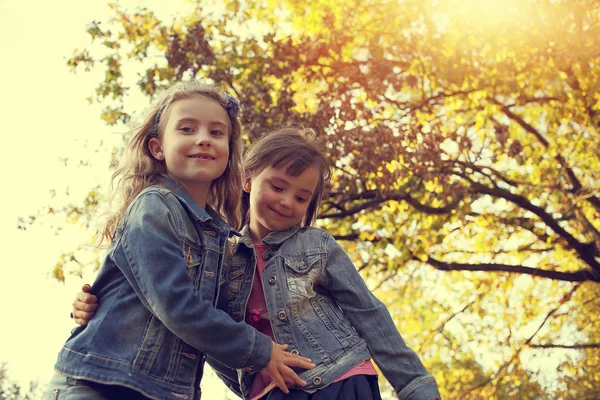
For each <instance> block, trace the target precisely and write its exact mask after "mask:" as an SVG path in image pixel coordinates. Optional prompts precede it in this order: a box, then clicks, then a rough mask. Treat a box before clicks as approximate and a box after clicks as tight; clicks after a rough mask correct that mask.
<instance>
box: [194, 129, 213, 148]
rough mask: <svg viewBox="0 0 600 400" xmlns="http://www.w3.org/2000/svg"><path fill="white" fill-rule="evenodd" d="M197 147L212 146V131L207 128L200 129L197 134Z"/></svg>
mask: <svg viewBox="0 0 600 400" xmlns="http://www.w3.org/2000/svg"><path fill="white" fill-rule="evenodd" d="M195 143H196V145H197V146H209V147H210V146H211V144H212V136H211V135H210V130H209V129H206V128H200V129H198V131H197V133H196V142H195Z"/></svg>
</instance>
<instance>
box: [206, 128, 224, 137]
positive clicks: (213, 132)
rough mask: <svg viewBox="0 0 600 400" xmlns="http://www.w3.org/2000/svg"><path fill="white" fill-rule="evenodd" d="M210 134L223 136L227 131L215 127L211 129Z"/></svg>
mask: <svg viewBox="0 0 600 400" xmlns="http://www.w3.org/2000/svg"><path fill="white" fill-rule="evenodd" d="M210 134H211V135H213V136H223V135H224V134H225V132H223V131H221V130H218V129H215V130H212V131H210Z"/></svg>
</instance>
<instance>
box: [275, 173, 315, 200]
mask: <svg viewBox="0 0 600 400" xmlns="http://www.w3.org/2000/svg"><path fill="white" fill-rule="evenodd" d="M271 180H273V181H278V182H281V183H283V184H286V185H288V186H289V185H290V183H289V182H288V181H286V180H285V179H283V178H277V177H273V178H271ZM299 191H300V192H306V193H308V194H309V195H311V196H312V194H313V193H312V192H311V191H310V190H308V189H300V190H299Z"/></svg>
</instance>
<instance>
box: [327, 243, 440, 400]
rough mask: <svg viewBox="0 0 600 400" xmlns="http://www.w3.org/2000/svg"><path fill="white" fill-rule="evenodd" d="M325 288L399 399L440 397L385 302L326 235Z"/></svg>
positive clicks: (343, 252)
mask: <svg viewBox="0 0 600 400" xmlns="http://www.w3.org/2000/svg"><path fill="white" fill-rule="evenodd" d="M326 248H327V261H326V265H325V283H324V286H325V288H326V289H327V290H328V291H329V292H330V293H331V295H332V296H333V298H334V299H335V301H336V302H337V304H338V306H339V307H340V308H341V309H342V311H343V312H344V314H345V315H346V317H348V319H349V321H350V322H351V323H352V326H353V327H354V329H356V331H357V332H358V333H359V334H360V336H361V337H362V338H363V339H364V340H365V342H366V343H367V347H368V348H369V352H370V353H371V356H372V357H373V360H374V361H375V363H376V364H377V366H378V367H379V368H380V369H381V371H382V372H383V375H385V377H386V378H387V380H388V381H389V382H390V384H391V385H392V386H393V387H394V390H395V391H396V393H397V395H398V398H399V399H401V400H429V399H437V398H439V397H440V394H439V391H438V387H437V383H436V381H435V379H434V378H433V376H431V375H430V374H429V373H428V372H427V370H426V369H425V367H424V366H423V364H422V363H421V360H419V357H418V356H417V354H416V353H415V352H414V351H413V350H412V349H410V348H409V347H408V346H407V345H406V343H404V340H403V339H402V337H401V336H400V333H398V330H397V329H396V326H395V325H394V322H393V321H392V317H391V316H390V313H389V312H388V310H387V308H386V307H385V305H384V304H383V303H382V302H381V301H379V300H378V299H377V298H376V297H375V296H374V295H373V294H372V293H371V291H370V290H369V289H368V288H367V285H366V284H365V282H364V281H363V280H362V278H361V276H360V275H359V273H358V271H356V268H355V267H354V264H353V263H352V261H351V260H350V257H348V255H347V254H346V252H345V251H344V250H343V249H342V248H341V247H340V245H339V244H338V243H337V242H336V241H335V239H334V238H333V237H332V236H331V235H329V234H327V239H326Z"/></svg>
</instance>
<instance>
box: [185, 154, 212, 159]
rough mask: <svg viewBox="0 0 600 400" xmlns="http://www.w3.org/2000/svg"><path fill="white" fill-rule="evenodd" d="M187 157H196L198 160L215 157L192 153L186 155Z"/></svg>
mask: <svg viewBox="0 0 600 400" xmlns="http://www.w3.org/2000/svg"><path fill="white" fill-rule="evenodd" d="M188 157H189V158H197V159H199V160H214V159H215V158H214V157H213V156H209V155H206V154H192V155H191V156H188Z"/></svg>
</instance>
